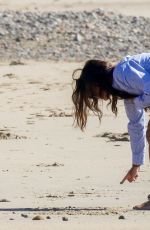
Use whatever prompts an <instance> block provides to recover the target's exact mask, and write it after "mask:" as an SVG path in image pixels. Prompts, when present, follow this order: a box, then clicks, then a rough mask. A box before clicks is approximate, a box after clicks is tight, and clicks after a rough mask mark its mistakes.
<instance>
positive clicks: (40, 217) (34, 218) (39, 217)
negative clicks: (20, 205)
mask: <svg viewBox="0 0 150 230" xmlns="http://www.w3.org/2000/svg"><path fill="white" fill-rule="evenodd" d="M32 220H44V217H43V216H39V215H37V216H35V217H33V219H32Z"/></svg>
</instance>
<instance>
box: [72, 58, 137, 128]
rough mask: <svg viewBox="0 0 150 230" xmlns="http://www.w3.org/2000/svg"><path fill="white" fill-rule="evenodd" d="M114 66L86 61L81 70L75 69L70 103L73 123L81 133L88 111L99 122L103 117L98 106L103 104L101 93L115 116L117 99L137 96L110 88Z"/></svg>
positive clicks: (101, 62)
mask: <svg viewBox="0 0 150 230" xmlns="http://www.w3.org/2000/svg"><path fill="white" fill-rule="evenodd" d="M113 70H114V66H113V65H112V64H111V63H109V62H106V61H101V60H88V61H87V62H86V63H85V65H84V67H83V69H76V70H75V71H74V72H73V74H72V77H73V80H74V81H75V87H74V89H73V94H72V101H73V104H74V121H75V122H76V125H77V126H79V127H80V128H81V130H82V131H83V130H84V128H85V127H86V123H87V117H88V114H89V110H91V111H93V112H94V114H96V115H97V116H98V118H99V120H100V121H101V118H102V116H103V113H102V110H101V109H100V106H99V101H101V103H103V98H101V93H102V92H105V94H106V95H107V99H108V100H109V102H108V105H111V110H112V112H113V113H114V114H115V115H117V111H118V110H117V101H118V99H129V98H130V99H131V98H134V97H136V96H137V95H132V94H129V93H126V92H123V91H119V90H116V89H114V88H113V87H112V83H113ZM78 71H81V74H80V77H79V78H78V79H76V78H75V75H76V73H77V72H78ZM95 87H97V88H98V89H99V97H97V96H96V95H95V94H94V93H95V92H94V91H95Z"/></svg>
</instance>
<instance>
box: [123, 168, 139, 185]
mask: <svg viewBox="0 0 150 230" xmlns="http://www.w3.org/2000/svg"><path fill="white" fill-rule="evenodd" d="M139 170H140V165H133V166H132V168H131V169H130V170H129V171H128V173H127V174H126V175H125V177H124V178H123V180H122V181H121V182H120V184H123V183H124V182H125V181H126V180H128V181H129V182H130V183H131V182H133V181H135V180H136V179H137V178H138V172H139Z"/></svg>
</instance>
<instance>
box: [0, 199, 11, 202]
mask: <svg viewBox="0 0 150 230" xmlns="http://www.w3.org/2000/svg"><path fill="white" fill-rule="evenodd" d="M0 202H10V201H9V200H7V199H1V200H0Z"/></svg>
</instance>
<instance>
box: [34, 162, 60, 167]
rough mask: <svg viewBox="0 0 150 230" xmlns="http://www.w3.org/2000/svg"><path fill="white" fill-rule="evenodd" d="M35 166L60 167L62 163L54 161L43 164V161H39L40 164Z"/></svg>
mask: <svg viewBox="0 0 150 230" xmlns="http://www.w3.org/2000/svg"><path fill="white" fill-rule="evenodd" d="M36 166H37V167H60V166H64V164H60V163H58V162H54V163H53V164H44V163H41V164H37V165H36Z"/></svg>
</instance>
